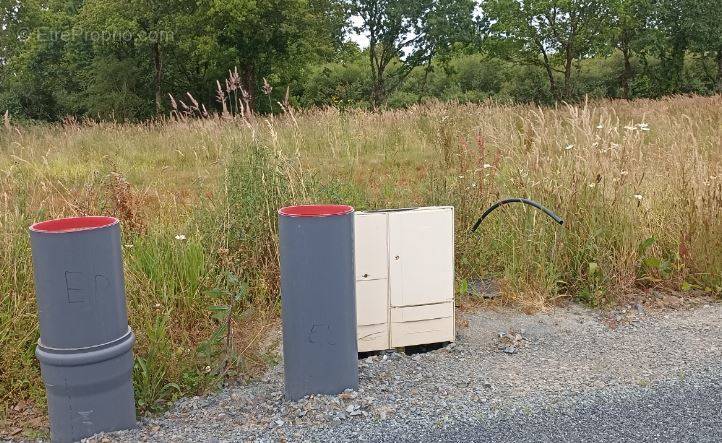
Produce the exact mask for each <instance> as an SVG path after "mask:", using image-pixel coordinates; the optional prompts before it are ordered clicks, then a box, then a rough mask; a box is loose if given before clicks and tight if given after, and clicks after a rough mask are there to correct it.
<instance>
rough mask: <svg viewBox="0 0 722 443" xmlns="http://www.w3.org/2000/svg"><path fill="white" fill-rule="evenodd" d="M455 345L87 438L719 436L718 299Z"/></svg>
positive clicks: (473, 329) (580, 319) (486, 315)
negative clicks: (342, 385) (287, 392)
mask: <svg viewBox="0 0 722 443" xmlns="http://www.w3.org/2000/svg"><path fill="white" fill-rule="evenodd" d="M464 317H465V319H464V320H462V321H463V322H464V323H466V321H468V326H465V327H463V328H459V331H458V341H457V342H456V343H454V344H451V345H449V346H447V347H444V348H441V349H438V350H434V351H430V352H427V353H418V354H413V355H406V354H404V353H390V354H385V355H380V356H372V357H369V358H365V359H362V360H359V374H360V387H359V390H358V391H356V392H346V393H343V394H341V395H339V396H313V397H310V398H306V399H303V400H301V401H298V402H288V401H285V400H284V399H283V377H282V374H283V368H282V365H278V366H276V367H274V368H272V369H270V370H269V371H268V373H267V374H266V375H265V376H264V377H263V378H262V379H260V380H257V381H254V382H252V383H250V384H248V385H245V386H237V387H231V388H227V389H225V390H223V391H221V392H219V393H218V394H216V395H213V396H209V397H194V398H188V399H184V400H181V401H179V402H178V403H177V404H176V405H175V406H174V407H173V408H172V409H171V410H170V411H168V412H167V413H165V414H164V415H162V416H160V417H155V418H151V419H144V420H142V421H141V424H140V428H139V429H137V430H133V431H125V432H119V433H115V434H109V435H100V436H97V437H95V438H93V439H90V440H93V441H104V442H105V441H139V440H140V441H171V440H176V441H334V442H336V441H403V440H406V441H437V442H438V441H492V440H493V441H551V440H554V441H581V440H594V441H599V440H606V441H625V440H628V441H668V440H675V441H679V440H683V441H684V440H687V441H722V418H721V417H722V412H721V410H720V408H721V407H722V406H721V405H722V348H721V347H720V346H721V345H722V326H721V325H720V321H721V319H722V305H720V304H716V303H713V304H707V305H700V306H697V307H695V308H692V309H689V310H679V311H658V312H651V313H646V312H645V311H644V309H643V308H642V307H641V306H639V307H636V308H631V309H628V310H623V311H621V312H619V313H618V314H617V315H616V318H615V319H613V323H614V327H613V328H612V327H610V326H609V324H608V322H606V321H603V320H606V317H605V318H602V317H601V315H600V314H599V313H598V312H597V311H591V310H586V309H584V308H581V307H579V306H575V305H571V306H568V307H564V308H556V309H553V310H550V311H547V312H544V313H539V314H535V315H524V314H521V313H519V312H516V311H513V310H507V309H499V310H491V311H483V312H478V313H475V314H470V315H466V316H464Z"/></svg>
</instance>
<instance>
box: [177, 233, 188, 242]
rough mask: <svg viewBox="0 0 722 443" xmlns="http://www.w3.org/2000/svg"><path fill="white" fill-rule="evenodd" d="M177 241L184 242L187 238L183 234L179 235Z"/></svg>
mask: <svg viewBox="0 0 722 443" xmlns="http://www.w3.org/2000/svg"><path fill="white" fill-rule="evenodd" d="M175 239H176V240H180V241H183V240H185V239H186V236H185V235H183V234H178V235H176V236H175Z"/></svg>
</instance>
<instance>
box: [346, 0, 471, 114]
mask: <svg viewBox="0 0 722 443" xmlns="http://www.w3.org/2000/svg"><path fill="white" fill-rule="evenodd" d="M347 5H348V7H349V11H350V12H351V14H352V15H355V16H358V17H360V18H361V24H360V25H359V26H356V27H355V28H354V31H356V32H359V33H364V34H367V35H368V38H369V47H368V57H369V62H370V66H371V83H372V91H371V102H372V104H373V106H374V107H375V108H378V107H380V106H382V105H383V104H384V103H385V102H386V99H387V97H388V96H389V95H390V93H391V92H393V91H394V90H395V89H396V88H398V87H399V86H400V85H401V84H402V83H403V81H404V80H405V79H406V77H407V76H408V75H409V74H410V73H411V71H412V70H413V69H414V68H415V67H417V66H420V65H423V64H426V65H427V66H430V64H431V62H432V60H433V59H434V57H439V56H441V55H442V54H444V53H447V52H449V51H450V50H451V49H452V48H453V46H454V44H455V43H463V42H468V41H471V40H472V39H473V38H474V35H475V30H476V26H475V23H474V7H475V2H474V1H473V0H407V1H397V0H347ZM394 61H399V63H396V66H395V67H393V66H394V64H393V62H394ZM390 67H393V68H392V69H389V68H390Z"/></svg>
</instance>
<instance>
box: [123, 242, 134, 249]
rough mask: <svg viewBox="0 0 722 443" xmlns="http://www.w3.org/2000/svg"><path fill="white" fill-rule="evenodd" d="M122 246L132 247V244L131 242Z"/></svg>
mask: <svg viewBox="0 0 722 443" xmlns="http://www.w3.org/2000/svg"><path fill="white" fill-rule="evenodd" d="M123 247H125V248H132V247H133V245H132V244H131V243H128V244H127V245H123Z"/></svg>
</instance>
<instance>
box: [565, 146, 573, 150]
mask: <svg viewBox="0 0 722 443" xmlns="http://www.w3.org/2000/svg"><path fill="white" fill-rule="evenodd" d="M573 147H574V145H566V146H565V147H564V150H566V151H568V150H570V149H572V148H573Z"/></svg>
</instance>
